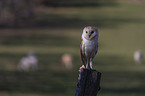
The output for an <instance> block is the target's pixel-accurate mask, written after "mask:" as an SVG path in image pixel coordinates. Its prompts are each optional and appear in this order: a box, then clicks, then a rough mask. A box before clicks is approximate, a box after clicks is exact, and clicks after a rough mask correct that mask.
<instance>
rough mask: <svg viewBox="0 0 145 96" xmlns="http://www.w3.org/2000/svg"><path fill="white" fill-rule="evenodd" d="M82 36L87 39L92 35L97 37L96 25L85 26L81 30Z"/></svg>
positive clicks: (91, 37)
mask: <svg viewBox="0 0 145 96" xmlns="http://www.w3.org/2000/svg"><path fill="white" fill-rule="evenodd" d="M82 37H84V38H85V39H87V40H91V39H93V38H94V37H98V29H97V28H96V27H91V26H88V27H85V28H84V30H83V34H82Z"/></svg>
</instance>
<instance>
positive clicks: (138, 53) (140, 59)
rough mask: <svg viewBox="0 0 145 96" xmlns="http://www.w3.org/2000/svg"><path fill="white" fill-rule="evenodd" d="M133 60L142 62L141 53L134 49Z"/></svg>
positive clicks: (138, 62)
mask: <svg viewBox="0 0 145 96" xmlns="http://www.w3.org/2000/svg"><path fill="white" fill-rule="evenodd" d="M134 61H135V62H136V63H137V64H142V62H143V53H142V52H141V51H136V52H135V53H134Z"/></svg>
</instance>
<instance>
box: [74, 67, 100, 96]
mask: <svg viewBox="0 0 145 96" xmlns="http://www.w3.org/2000/svg"><path fill="white" fill-rule="evenodd" d="M100 79H101V73H100V72H98V71H96V70H91V69H81V70H80V73H79V77H78V84H77V88H76V93H75V96H97V93H98V91H99V90H100Z"/></svg>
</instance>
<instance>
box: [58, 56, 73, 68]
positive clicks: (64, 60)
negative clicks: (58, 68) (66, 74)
mask: <svg viewBox="0 0 145 96" xmlns="http://www.w3.org/2000/svg"><path fill="white" fill-rule="evenodd" d="M72 62H73V56H72V55H71V54H63V55H62V56H61V64H62V65H63V66H64V67H65V68H66V69H68V70H70V69H72V67H73V63H72Z"/></svg>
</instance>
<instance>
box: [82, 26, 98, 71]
mask: <svg viewBox="0 0 145 96" xmlns="http://www.w3.org/2000/svg"><path fill="white" fill-rule="evenodd" d="M98 35H99V32H98V29H97V28H96V27H92V26H88V27H85V28H84V30H83V33H82V43H81V59H82V63H83V64H84V66H85V67H86V68H91V69H92V68H93V67H92V61H93V58H94V57H95V55H96V53H97V50H98Z"/></svg>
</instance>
